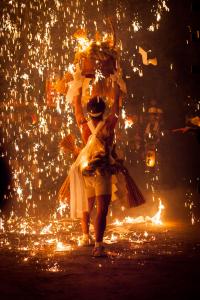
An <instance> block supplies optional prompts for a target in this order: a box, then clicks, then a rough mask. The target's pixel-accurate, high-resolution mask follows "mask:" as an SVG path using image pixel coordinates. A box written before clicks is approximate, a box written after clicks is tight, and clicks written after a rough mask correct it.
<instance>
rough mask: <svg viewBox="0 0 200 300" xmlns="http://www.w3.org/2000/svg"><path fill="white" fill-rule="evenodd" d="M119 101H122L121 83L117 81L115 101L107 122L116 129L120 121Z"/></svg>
mask: <svg viewBox="0 0 200 300" xmlns="http://www.w3.org/2000/svg"><path fill="white" fill-rule="evenodd" d="M119 101H120V87H119V85H118V84H117V83H116V82H115V83H114V103H113V105H112V108H111V113H110V115H109V116H108V118H107V122H108V124H109V127H110V128H112V129H114V127H115V125H116V123H117V121H118V117H119V110H120V107H119Z"/></svg>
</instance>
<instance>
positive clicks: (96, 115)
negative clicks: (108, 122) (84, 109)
mask: <svg viewBox="0 0 200 300" xmlns="http://www.w3.org/2000/svg"><path fill="white" fill-rule="evenodd" d="M102 114H103V112H99V113H96V114H94V113H91V112H89V115H90V116H91V117H99V116H101V115H102Z"/></svg>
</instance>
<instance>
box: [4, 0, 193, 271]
mask: <svg viewBox="0 0 200 300" xmlns="http://www.w3.org/2000/svg"><path fill="white" fill-rule="evenodd" d="M119 2H120V1H119ZM113 3H114V2H113ZM123 3H124V2H123V1H122V2H121V3H119V5H118V6H116V3H114V4H110V5H109V8H108V11H106V9H105V1H104V0H95V1H93V2H91V1H89V0H84V1H80V0H76V1H59V0H53V1H47V0H42V1H41V0H40V1H39V0H30V1H7V0H2V1H1V6H2V7H1V15H2V18H1V26H0V38H1V41H2V47H1V50H0V54H1V57H2V60H1V63H0V64H1V80H2V82H1V86H2V87H3V88H2V93H1V98H2V99H1V100H2V101H1V103H2V104H1V110H0V117H1V120H0V123H1V125H2V124H3V125H4V126H2V141H1V142H2V146H4V148H5V149H8V150H6V151H5V152H4V153H3V156H4V157H6V158H7V160H8V161H9V166H10V168H11V170H12V178H13V182H12V186H10V196H9V199H10V200H12V206H13V207H12V212H11V214H10V216H9V218H6V217H5V216H4V215H3V214H2V213H1V216H0V231H1V233H3V232H8V233H10V234H14V233H15V234H21V235H23V236H25V237H26V235H35V237H37V238H36V240H34V241H32V240H31V239H28V237H27V244H23V243H22V244H20V245H18V246H17V247H18V249H23V251H28V250H33V249H36V250H38V249H46V248H45V247H47V249H48V250H49V251H50V250H52V249H53V251H55V252H56V251H58V252H59V251H60V252H62V251H68V252H70V251H72V249H74V247H76V246H77V247H78V244H79V242H78V241H80V234H78V233H76V232H77V231H76V229H77V226H78V225H77V223H76V222H71V221H68V218H67V217H68V214H69V207H68V205H67V204H65V203H62V202H60V201H59V199H58V197H57V195H58V190H59V188H60V186H61V184H62V182H63V181H64V179H65V177H66V175H67V172H68V169H69V167H70V165H71V163H72V158H71V156H70V155H68V156H67V155H66V154H64V153H62V151H60V149H59V146H58V145H59V142H60V141H61V140H62V139H63V137H64V136H65V135H66V134H68V133H70V132H77V131H76V128H75V126H74V123H75V122H74V118H73V110H72V107H71V106H70V105H69V104H68V103H67V102H66V101H65V97H64V96H63V95H59V94H56V95H54V101H53V103H52V105H50V104H48V103H47V100H46V93H45V86H46V82H47V80H48V79H50V78H51V79H53V80H55V81H56V80H57V79H61V78H62V77H63V75H64V74H65V72H66V71H68V72H69V73H71V74H73V73H74V70H75V67H74V64H73V61H74V53H75V51H76V49H77V47H78V48H79V49H80V51H84V50H85V49H87V48H88V47H89V46H90V45H91V43H92V39H89V38H88V39H85V38H79V40H78V41H75V39H74V38H73V34H74V32H75V31H76V30H77V29H80V28H83V29H86V30H87V32H88V36H89V37H90V36H94V33H95V32H96V31H97V30H98V31H99V32H100V33H102V36H103V39H106V36H107V35H108V34H110V32H109V28H108V26H107V23H108V22H107V17H108V16H109V15H111V14H113V12H114V13H115V16H116V21H115V23H116V24H115V27H116V31H117V36H118V37H117V46H118V49H119V50H121V54H120V56H121V61H122V63H123V62H126V63H127V64H128V65H129V66H130V70H129V71H128V74H126V73H125V74H124V75H125V78H126V79H127V80H130V79H131V80H134V77H135V76H139V77H142V76H144V72H143V69H142V67H141V65H140V64H137V63H136V61H135V59H134V57H135V55H136V54H137V52H138V51H137V49H138V47H139V46H140V45H139V44H138V45H135V44H133V38H134V37H135V35H137V34H138V32H142V31H143V32H147V33H148V32H149V31H151V32H154V31H156V30H157V29H159V27H160V26H161V22H162V18H163V16H164V15H165V14H166V13H167V12H168V11H169V8H168V6H167V5H168V3H167V1H161V0H155V1H153V3H154V4H151V7H150V4H148V8H147V9H145V13H147V14H149V15H150V16H151V17H152V18H151V20H152V19H153V21H152V22H151V23H149V24H145V25H144V22H143V19H142V17H141V16H140V14H139V12H137V7H135V11H134V13H133V14H132V15H131V12H130V11H129V10H128V9H127V7H126V6H125V4H123ZM91 12H93V14H91ZM91 16H93V17H91ZM102 16H104V17H103V18H102ZM127 20H129V24H128V26H127ZM127 39H129V40H127ZM127 41H128V43H127ZM127 44H128V45H130V46H129V48H127ZM95 75H96V77H95V78H96V81H98V80H101V79H102V74H101V73H100V72H99V71H98V70H97V72H96V74H95ZM128 93H129V94H130V98H131V99H132V98H134V97H132V96H131V95H133V91H132V90H130V91H128ZM128 96H129V95H128ZM127 98H128V97H127ZM141 107H142V109H141V111H143V112H144V111H145V109H146V108H145V107H144V104H143V103H141ZM121 119H122V120H121V122H122V124H123V125H122V126H121V130H123V134H124V135H125V136H127V135H128V134H127V130H129V129H131V128H132V127H134V126H133V125H134V122H133V121H131V120H129V119H128V118H127V114H126V108H125V107H124V108H123V110H122V116H121ZM126 142H127V139H126ZM127 143H128V142H127ZM156 170H157V173H156V174H154V175H152V174H150V173H149V170H147V176H146V177H147V187H148V189H149V190H150V191H151V192H152V199H153V201H157V202H158V203H160V204H159V205H160V206H159V209H158V213H156V215H155V216H153V217H143V216H141V217H138V218H136V219H137V222H136V220H134V219H132V218H130V217H126V218H125V219H124V221H117V220H115V221H113V224H115V225H118V224H117V222H119V223H120V222H121V223H120V225H125V224H134V223H140V222H142V223H145V222H151V223H153V224H156V225H158V224H161V222H162V220H161V212H162V210H163V205H162V203H161V202H160V201H159V195H157V194H156V192H155V187H154V184H155V183H156V182H157V181H158V180H159V165H157V169H156ZM192 222H195V218H194V216H192ZM63 227H64V228H65V232H66V233H67V234H68V240H67V241H66V240H65V241H61V240H59V239H58V237H57V235H58V233H59V231H62V230H63ZM143 238H148V233H145V235H144V237H142V239H143ZM117 240H118V237H116V236H115V235H114V234H113V235H110V236H108V237H107V241H108V242H115V241H117ZM1 246H6V247H8V248H9V249H10V248H12V245H11V242H10V240H9V238H8V236H7V237H5V238H3V240H1ZM15 246H16V245H15ZM49 271H50V272H58V271H59V266H58V265H56V264H55V265H54V266H50V267H49Z"/></svg>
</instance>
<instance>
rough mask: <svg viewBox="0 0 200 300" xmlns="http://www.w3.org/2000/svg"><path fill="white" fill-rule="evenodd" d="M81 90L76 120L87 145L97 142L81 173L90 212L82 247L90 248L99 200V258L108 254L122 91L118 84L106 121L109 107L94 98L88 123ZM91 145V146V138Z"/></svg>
mask: <svg viewBox="0 0 200 300" xmlns="http://www.w3.org/2000/svg"><path fill="white" fill-rule="evenodd" d="M79 91H80V93H79V95H78V96H76V97H74V107H75V117H76V121H77V124H78V126H79V128H80V131H81V135H82V139H83V141H84V143H85V144H87V143H88V140H89V138H90V137H91V135H94V139H95V138H97V139H96V140H94V145H95V146H94V148H93V150H92V151H91V150H90V149H89V148H91V147H88V152H90V154H89V155H88V157H89V160H90V161H89V162H88V161H87V162H86V161H85V163H86V165H85V169H84V170H82V173H83V178H84V187H85V191H86V197H87V200H88V209H87V210H86V211H83V214H82V231H83V239H82V244H84V245H89V243H90V237H89V224H90V214H91V211H92V209H93V206H94V203H95V201H96V204H97V214H96V219H95V224H94V225H95V226H94V227H95V246H94V249H93V255H94V256H97V257H98V256H104V255H105V252H104V247H103V235H104V231H105V228H106V217H107V213H108V207H109V204H110V201H111V193H112V182H111V170H110V168H109V166H110V163H111V162H110V151H111V149H112V144H113V138H114V128H115V126H116V123H117V120H118V115H119V98H120V89H119V86H118V85H117V84H115V93H114V104H113V106H112V109H111V113H110V115H109V116H108V117H107V118H106V120H103V116H104V112H105V108H106V105H105V102H104V101H103V99H102V98H99V97H94V98H92V99H90V100H89V102H88V104H87V112H88V114H89V117H90V122H88V121H87V120H86V118H85V116H84V113H83V108H82V105H81V97H82V90H81V89H80V90H79ZM98 127H99V130H98V132H96V133H94V131H95V129H96V130H97V129H98ZM95 135H96V137H95ZM89 142H90V144H91V139H90V141H89ZM87 154H88V153H87ZM95 163H96V166H95ZM70 189H71V186H70Z"/></svg>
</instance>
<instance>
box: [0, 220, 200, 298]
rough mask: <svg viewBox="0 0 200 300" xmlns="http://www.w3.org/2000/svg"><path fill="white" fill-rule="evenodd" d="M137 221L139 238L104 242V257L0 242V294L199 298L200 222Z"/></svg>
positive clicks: (88, 250) (79, 250)
mask: <svg viewBox="0 0 200 300" xmlns="http://www.w3.org/2000/svg"><path fill="white" fill-rule="evenodd" d="M132 226H134V225H132ZM135 227H136V226H134V230H135V232H137V237H140V238H138V239H135V240H132V241H131V240H130V239H129V240H122V241H116V242H113V243H112V244H109V245H107V251H108V257H107V258H98V259H97V258H93V257H91V250H92V248H91V247H88V248H81V247H79V248H77V249H75V250H74V251H70V252H69V251H68V252H65V251H63V252H59V253H54V254H52V253H48V252H42V251H41V252H38V253H31V252H27V251H22V250H21V251H17V250H9V248H5V247H2V248H1V249H0V299H1V300H7V299H20V300H23V299H26V300H27V299H49V300H51V299H56V300H59V299H73V300H74V299H82V300H84V299H87V300H90V299H91V300H92V299H107V300H109V299H123V298H124V299H141V300H143V299H176V300H177V299H198V295H200V285H199V278H200V231H199V229H200V228H199V226H193V227H192V226H182V225H181V226H174V227H171V228H170V229H169V228H164V227H162V229H158V228H153V227H150V228H147V227H146V226H144V225H143V226H142V225H140V226H137V228H135ZM147 230H148V237H147V236H146V238H145V239H142V238H141V236H143V234H144V233H146V232H147ZM144 235H145V234H144ZM135 236H136V234H135ZM195 295H196V296H195Z"/></svg>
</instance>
